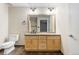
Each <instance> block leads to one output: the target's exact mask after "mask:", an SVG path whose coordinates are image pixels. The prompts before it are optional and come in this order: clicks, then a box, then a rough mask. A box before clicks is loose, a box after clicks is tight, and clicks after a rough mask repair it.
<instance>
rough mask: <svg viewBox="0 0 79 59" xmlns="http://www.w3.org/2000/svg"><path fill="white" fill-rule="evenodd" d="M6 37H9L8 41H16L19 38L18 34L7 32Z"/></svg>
mask: <svg viewBox="0 0 79 59" xmlns="http://www.w3.org/2000/svg"><path fill="white" fill-rule="evenodd" d="M8 39H9V41H18V40H19V34H9V37H8Z"/></svg>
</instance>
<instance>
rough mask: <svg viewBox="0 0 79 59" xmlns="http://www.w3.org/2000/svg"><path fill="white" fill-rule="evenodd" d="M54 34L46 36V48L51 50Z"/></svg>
mask: <svg viewBox="0 0 79 59" xmlns="http://www.w3.org/2000/svg"><path fill="white" fill-rule="evenodd" d="M53 38H54V36H47V50H53V48H54V39H53Z"/></svg>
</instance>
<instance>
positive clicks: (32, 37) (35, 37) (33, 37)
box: [25, 36, 38, 39]
mask: <svg viewBox="0 0 79 59" xmlns="http://www.w3.org/2000/svg"><path fill="white" fill-rule="evenodd" d="M25 38H26V39H38V37H37V36H26V37H25Z"/></svg>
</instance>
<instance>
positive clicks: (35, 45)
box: [31, 36, 38, 50]
mask: <svg viewBox="0 0 79 59" xmlns="http://www.w3.org/2000/svg"><path fill="white" fill-rule="evenodd" d="M31 38H32V50H37V48H38V36H32V37H31Z"/></svg>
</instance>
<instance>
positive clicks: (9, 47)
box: [0, 34, 19, 55]
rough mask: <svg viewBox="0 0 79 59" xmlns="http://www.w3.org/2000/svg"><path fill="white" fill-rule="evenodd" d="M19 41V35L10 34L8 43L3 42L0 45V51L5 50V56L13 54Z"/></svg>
mask: <svg viewBox="0 0 79 59" xmlns="http://www.w3.org/2000/svg"><path fill="white" fill-rule="evenodd" d="M18 40H19V34H9V37H8V40H7V42H3V43H2V44H0V49H4V54H5V55H6V54H9V53H11V52H12V51H13V50H14V49H15V47H14V45H15V43H16V41H18Z"/></svg>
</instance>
